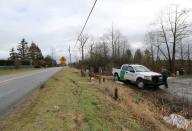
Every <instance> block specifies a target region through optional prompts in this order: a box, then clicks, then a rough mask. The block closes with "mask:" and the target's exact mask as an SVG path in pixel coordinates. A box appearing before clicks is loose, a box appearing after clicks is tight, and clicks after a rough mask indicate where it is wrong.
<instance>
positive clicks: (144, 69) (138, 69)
mask: <svg viewBox="0 0 192 131" xmlns="http://www.w3.org/2000/svg"><path fill="white" fill-rule="evenodd" d="M134 69H135V71H136V72H149V71H150V70H149V69H148V68H147V67H144V66H135V67H134Z"/></svg>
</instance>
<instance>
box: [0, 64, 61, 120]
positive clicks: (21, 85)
mask: <svg viewBox="0 0 192 131" xmlns="http://www.w3.org/2000/svg"><path fill="white" fill-rule="evenodd" d="M61 69H62V68H61V67H57V68H47V69H41V70H35V71H30V72H23V73H16V74H12V75H5V76H0V116H4V115H6V114H7V113H8V112H9V111H11V110H12V109H13V108H14V106H15V105H16V104H18V103H19V102H21V101H22V100H23V98H25V96H27V95H29V94H30V93H31V92H32V91H33V90H34V89H36V88H38V87H39V86H40V85H41V84H42V83H44V82H45V81H47V80H48V79H49V78H50V77H51V76H53V75H54V74H55V73H57V72H58V71H60V70H61Z"/></svg>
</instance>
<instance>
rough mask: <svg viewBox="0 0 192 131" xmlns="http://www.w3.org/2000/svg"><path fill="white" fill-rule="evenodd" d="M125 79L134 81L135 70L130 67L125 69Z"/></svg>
mask: <svg viewBox="0 0 192 131" xmlns="http://www.w3.org/2000/svg"><path fill="white" fill-rule="evenodd" d="M126 78H127V79H128V80H130V81H135V70H134V69H133V67H132V66H128V67H127V72H126Z"/></svg>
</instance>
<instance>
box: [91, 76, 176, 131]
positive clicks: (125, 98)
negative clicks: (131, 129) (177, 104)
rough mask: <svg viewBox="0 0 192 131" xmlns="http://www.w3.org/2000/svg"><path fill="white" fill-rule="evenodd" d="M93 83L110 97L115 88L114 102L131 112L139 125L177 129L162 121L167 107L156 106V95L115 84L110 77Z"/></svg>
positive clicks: (159, 128)
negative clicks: (117, 96)
mask: <svg viewBox="0 0 192 131" xmlns="http://www.w3.org/2000/svg"><path fill="white" fill-rule="evenodd" d="M94 84H95V87H97V88H98V89H99V90H100V91H101V92H102V93H104V94H105V95H106V96H108V97H110V98H111V99H112V98H113V97H114V90H115V88H117V89H118V95H119V99H118V100H117V101H116V102H117V103H118V104H119V105H120V106H121V107H122V108H125V109H126V110H129V111H130V112H131V114H132V117H133V120H136V121H139V123H140V124H141V125H143V126H144V127H147V128H148V129H149V130H158V131H168V130H177V129H175V128H174V127H171V126H169V125H167V124H166V123H164V122H163V120H162V115H164V114H168V113H169V112H168V111H169V109H168V108H167V107H166V106H160V107H158V106H156V104H155V103H154V102H155V101H156V98H157V97H155V96H153V97H152V96H149V97H146V96H144V95H143V94H142V92H140V91H139V90H134V89H132V88H129V87H127V85H120V84H117V83H115V82H113V81H112V79H111V78H110V79H108V81H107V82H103V83H102V84H99V83H98V82H97V80H95V81H94Z"/></svg>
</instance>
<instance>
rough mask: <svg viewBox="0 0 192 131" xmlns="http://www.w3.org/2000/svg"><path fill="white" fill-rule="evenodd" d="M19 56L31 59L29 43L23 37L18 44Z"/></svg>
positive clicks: (22, 58)
mask: <svg viewBox="0 0 192 131" xmlns="http://www.w3.org/2000/svg"><path fill="white" fill-rule="evenodd" d="M17 50H18V57H19V59H20V60H29V54H28V51H29V48H28V43H27V42H26V41H25V39H22V40H21V42H20V43H19V45H18V48H17Z"/></svg>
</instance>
